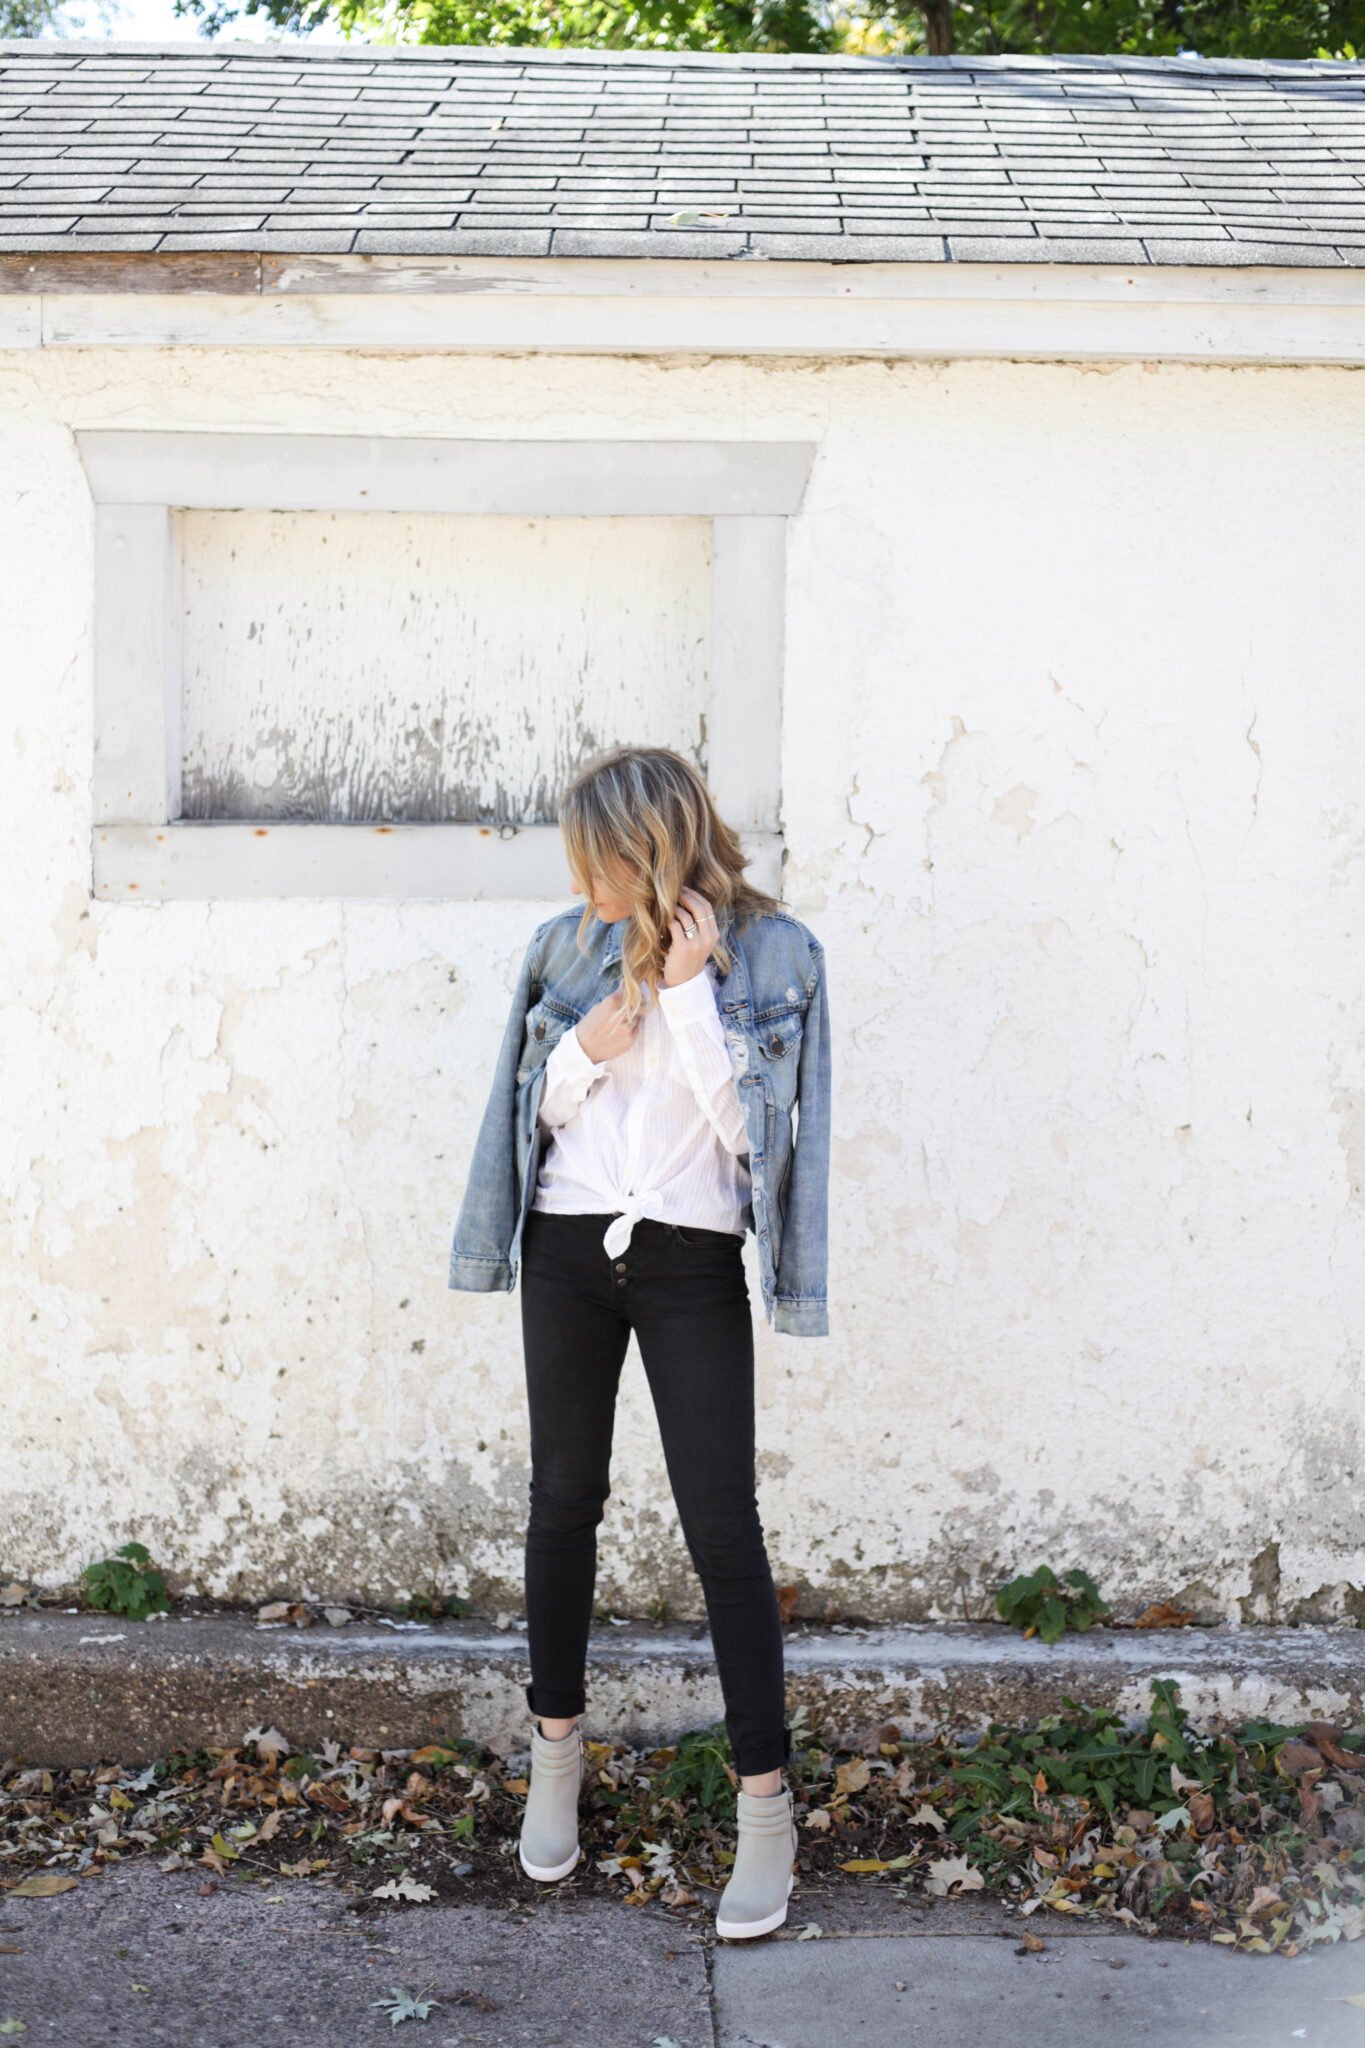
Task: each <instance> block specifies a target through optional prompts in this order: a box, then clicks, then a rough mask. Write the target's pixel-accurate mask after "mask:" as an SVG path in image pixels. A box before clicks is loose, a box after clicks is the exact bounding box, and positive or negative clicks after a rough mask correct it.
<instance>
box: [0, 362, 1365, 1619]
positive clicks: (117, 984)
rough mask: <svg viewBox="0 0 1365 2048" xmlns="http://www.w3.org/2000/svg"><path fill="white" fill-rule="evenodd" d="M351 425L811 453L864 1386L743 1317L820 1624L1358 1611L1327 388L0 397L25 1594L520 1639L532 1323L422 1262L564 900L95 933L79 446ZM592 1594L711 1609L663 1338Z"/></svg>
mask: <svg viewBox="0 0 1365 2048" xmlns="http://www.w3.org/2000/svg"><path fill="white" fill-rule="evenodd" d="M340 421H344V423H345V429H346V431H351V432H357V433H360V432H375V433H378V432H391V433H403V434H424V433H430V434H451V433H470V434H480V435H495V434H519V433H525V434H535V435H549V436H556V435H561V434H562V435H566V436H573V435H580V434H603V433H610V434H615V435H625V436H632V437H633V436H645V437H652V436H670V437H685V436H688V435H689V434H698V433H702V434H707V435H711V436H740V437H743V436H753V437H759V438H763V437H795V438H804V437H811V438H814V439H816V440H817V441H818V443H819V453H818V456H817V458H816V463H815V468H814V471H813V474H812V477H811V482H810V486H809V489H808V492H807V497H806V509H805V510H804V512H803V513H802V514H801V515H800V516H799V517H797V518H796V519H795V520H794V521H793V523H792V531H791V543H790V558H789V613H788V663H787V689H786V700H785V715H784V725H783V736H782V760H783V795H784V813H785V824H786V831H787V844H788V850H789V863H788V877H787V883H786V896H787V900H788V901H789V903H790V904H791V906H792V908H793V909H794V910H795V912H796V913H797V914H798V915H799V916H801V917H802V918H804V919H806V920H807V921H808V922H809V923H810V924H811V925H812V927H813V928H814V929H815V930H816V931H817V932H818V933H819V934H820V936H821V937H822V938H823V939H824V941H825V943H826V947H827V951H828V961H829V971H830V998H831V1012H832V1019H833V1026H834V1057H835V1070H836V1071H835V1098H834V1105H833V1116H834V1147H833V1177H834V1184H833V1189H832V1201H831V1264H830V1274H829V1289H830V1300H831V1325H832V1335H831V1336H830V1337H829V1338H828V1339H816V1340H807V1339H793V1338H786V1337H782V1338H778V1337H774V1336H773V1335H772V1334H771V1333H770V1332H769V1331H768V1330H767V1328H766V1326H765V1325H764V1324H763V1321H762V1318H761V1313H760V1312H759V1311H758V1308H757V1306H756V1310H755V1320H756V1326H757V1331H758V1339H757V1341H758V1352H759V1376H760V1414H759V1437H760V1474H761V1477H760V1502H761V1506H762V1510H763V1515H764V1522H765V1526H766V1528H767V1531H768V1535H769V1541H770V1548H771V1553H772V1559H773V1566H774V1571H775V1574H776V1576H777V1578H778V1580H779V1582H781V1583H797V1584H799V1585H800V1586H801V1588H802V1605H801V1609H800V1611H801V1612H802V1613H818V1612H821V1611H822V1610H823V1611H827V1612H830V1613H843V1614H853V1613H863V1614H874V1615H878V1616H884V1617H894V1616H934V1615H939V1614H961V1613H963V1612H967V1613H976V1612H981V1611H985V1610H986V1608H987V1604H988V1602H989V1598H990V1594H991V1592H992V1590H993V1589H994V1587H995V1586H996V1585H997V1584H999V1583H1000V1582H1001V1581H1002V1580H1003V1579H1004V1578H1005V1577H1007V1576H1009V1575H1010V1574H1011V1573H1012V1572H1014V1571H1015V1570H1018V1569H1026V1568H1030V1567H1031V1566H1032V1565H1033V1564H1035V1563H1037V1562H1039V1561H1041V1560H1043V1559H1047V1560H1048V1561H1050V1562H1052V1563H1053V1564H1054V1565H1055V1566H1056V1567H1057V1568H1058V1569H1059V1570H1060V1569H1064V1568H1066V1567H1068V1566H1070V1565H1072V1564H1083V1565H1085V1566H1086V1567H1087V1568H1088V1569H1089V1570H1091V1571H1092V1572H1093V1573H1094V1575H1095V1576H1096V1577H1097V1578H1098V1580H1099V1581H1100V1583H1101V1585H1102V1587H1103V1588H1104V1589H1105V1590H1106V1591H1107V1592H1108V1593H1109V1594H1110V1596H1111V1598H1113V1599H1114V1600H1115V1601H1116V1603H1117V1604H1118V1606H1119V1608H1120V1610H1121V1611H1122V1610H1124V1609H1127V1608H1130V1607H1131V1606H1133V1605H1136V1604H1138V1603H1140V1602H1143V1601H1145V1600H1146V1599H1147V1598H1149V1597H1187V1598H1190V1599H1191V1600H1192V1601H1193V1604H1195V1605H1196V1606H1197V1607H1199V1608H1200V1609H1201V1611H1202V1612H1204V1613H1206V1614H1208V1615H1210V1616H1212V1615H1214V1614H1220V1613H1227V1614H1230V1615H1242V1616H1243V1617H1245V1618H1248V1619H1251V1618H1261V1617H1268V1616H1270V1615H1272V1614H1274V1615H1281V1616H1283V1615H1296V1614H1297V1615H1304V1614H1307V1613H1324V1614H1330V1613H1342V1612H1349V1611H1352V1605H1353V1602H1354V1605H1355V1607H1356V1608H1359V1607H1360V1604H1361V1602H1362V1600H1363V1599H1365V1594H1363V1593H1362V1588H1363V1587H1365V1487H1362V1484H1361V1473H1360V1468H1361V1461H1362V1452H1363V1447H1362V1441H1361V1416H1362V1402H1361V1393H1362V1389H1361V1334H1360V1333H1361V1330H1362V1327H1363V1326H1365V1317H1363V1315H1362V1311H1365V1233H1363V1232H1362V1219H1363V1217H1365V1210H1363V1208H1362V1202H1363V1201H1365V1041H1363V1038H1362V1015H1361V988H1362V980H1363V976H1365V899H1363V897H1362V884H1363V882H1365V789H1363V787H1362V779H1361V766H1360V764H1361V761H1362V759H1365V687H1363V686H1365V640H1362V635H1361V626H1360V621H1361V606H1360V598H1359V585H1360V563H1361V560H1362V539H1363V538H1365V496H1363V495H1362V490H1361V481H1360V480H1361V477H1362V476H1363V475H1365V380H1363V379H1362V377H1361V375H1360V374H1359V373H1357V372H1354V371H1351V370H1349V369H1345V368H1330V367H1324V368H1252V367H1193V366H1181V365H1174V364H1171V365H1165V366H1160V367H1158V366H1144V365H1142V364H1125V365H1119V366H1110V367H1105V366H1089V367H1074V366H1068V365H1048V364H1042V363H1023V362H1008V361H996V362H983V361H965V362H958V363H951V364H944V363H935V362H899V363H896V362H888V363H878V362H871V361H862V362H853V361H845V362H827V363H822V362H816V361H808V360H801V359H789V360H785V361H776V362H770V363H767V364H765V363H761V362H754V361H746V360H742V359H735V358H730V359H710V360H707V359H693V360H682V359H677V360H662V361H653V362H651V361H647V360H632V359H625V358H619V359H617V358H610V357H596V356H587V355H583V356H574V357H558V358H554V357H552V358H548V359H541V360H531V359H522V360H518V359H516V358H513V357H510V356H506V355H502V356H488V357H480V356H478V355H472V354H471V355H464V356H431V357H424V356H423V355H421V354H420V353H411V354H405V355H383V354H377V355H372V356H368V357H362V358H357V357H354V356H349V357H348V356H347V355H346V354H345V353H343V352H341V351H336V352H330V351H327V350H324V349H318V348H315V349H312V350H311V351H309V352H308V353H307V354H306V355H304V354H297V353H296V354H291V353H290V352H289V351H287V350H279V351H277V352H276V351H271V350H269V349H265V348H255V349H253V350H251V351H250V352H247V351H241V352H233V351H230V350H224V351H221V352H219V351H213V350H209V349H204V348H200V349H196V350H184V351H180V350H176V349H170V348H167V349H155V348H146V349H134V350H128V351H126V352H121V351H119V350H116V349H102V348H91V349H88V350H82V351H68V352H45V351H41V350H24V351H15V352H11V353H9V354H0V560H3V561H4V563H5V567H6V583H7V589H6V605H5V613H6V633H5V641H6V645H5V651H4V655H3V683H4V715H3V719H0V760H2V762H3V768H2V771H0V772H3V781H4V789H5V801H4V804H3V808H0V858H2V859H3V864H4V876H5V883H6V886H5V888H4V890H3V892H0V954H2V956H3V963H4V974H3V985H2V986H0V1072H3V1076H4V1090H3V1105H4V1106H3V1112H0V1194H2V1196H3V1214H4V1223H3V1229H2V1230H0V1304H3V1308H2V1310H0V1313H3V1345H4V1360H5V1386H6V1394H5V1427H4V1432H3V1446H2V1447H0V1458H2V1459H3V1482H2V1484H0V1496H2V1497H3V1533H2V1535H0V1571H4V1572H5V1573H10V1572H13V1573H18V1574H21V1575H23V1576H26V1577H36V1578H38V1579H39V1580H41V1581H44V1582H53V1581H57V1580H63V1579H69V1578H71V1577H74V1575H75V1574H76V1573H77V1572H78V1571H79V1569H80V1567H81V1566H82V1564H83V1563H84V1562H85V1561H86V1560H87V1558H89V1557H91V1556H93V1555H96V1554H103V1553H104V1552H105V1551H106V1550H107V1549H109V1548H110V1547H112V1546H113V1545H115V1544H117V1543H119V1542H122V1541H124V1540H126V1539H127V1538H129V1537H132V1536H136V1537H138V1538H140V1539H141V1540H143V1541H145V1542H146V1543H147V1544H148V1545H149V1546H150V1547H151V1549H152V1550H153V1552H154V1553H155V1555H156V1557H157V1559H158V1561H159V1562H161V1563H162V1564H163V1565H165V1566H166V1567H167V1568H168V1569H169V1570H170V1571H171V1572H172V1574H173V1583H175V1584H176V1585H177V1586H178V1587H180V1588H185V1589H189V1588H194V1589H198V1590H201V1591H203V1592H206V1593H213V1594H219V1595H241V1596H251V1595H258V1594H264V1593H267V1592H270V1591H274V1590H280V1591H292V1592H314V1593H333V1594H337V1595H342V1594H345V1593H347V1592H355V1593H363V1594H366V1595H369V1596H372V1597H383V1598H386V1599H387V1598H393V1597H397V1596H400V1595H402V1594H403V1593H405V1592H412V1591H416V1590H420V1589H424V1588H429V1587H431V1586H433V1585H434V1586H439V1587H443V1588H448V1589H451V1590H454V1591H458V1592H461V1593H466V1594H471V1595H473V1596H474V1597H476V1598H477V1599H478V1600H479V1601H480V1602H481V1603H482V1602H485V1601H487V1602H489V1603H491V1604H494V1605H498V1606H515V1605H516V1604H517V1603H518V1602H519V1598H520V1570H521V1539H522V1527H523V1517H524V1512H525V1504H526V1481H527V1439H526V1429H525V1420H524V1405H523V1396H522V1389H521V1379H520V1375H521V1354H520V1334H519V1311H518V1306H517V1298H516V1297H515V1296H511V1297H509V1296H506V1295H487V1296H474V1295H468V1294H456V1293H452V1292H450V1291H449V1290H448V1289H447V1287H446V1258H447V1252H448V1246H449V1234H450V1226H451V1221H452V1218H453V1215H454V1211H455V1208H456V1206H457V1204H458V1200H459V1196H460V1193H461V1191H462V1188H463V1181H464V1172H465V1166H466V1162H467V1159H468V1154H469V1150H470V1146H471V1144H472V1141H473V1137H474V1133H475V1130H476V1127H477V1123H478V1118H479V1115H480V1113H481V1111H482V1107H483V1099H484V1093H485V1089H486V1085H487V1081H488V1078H489V1074H490V1072H491V1063H492V1059H493V1055H494V1051H495V1048H496V1044H497V1038H498V1034H499V1033H500V1031H501V1028H502V1024H503V1021H504V1017H505V1011H506V1003H507V996H508V990H509V987H510V983H511V977H512V974H513V972H514V969H515V965H516V962H517V961H518V960H519V958H520V955H521V951H522V948H523V946H524V943H525V939H526V936H527V934H528V932H529V929H530V927H531V925H532V924H533V923H534V922H535V921H536V920H538V919H539V918H541V917H543V916H545V915H547V914H548V912H549V911H550V910H552V909H553V908H555V907H556V905H555V904H553V903H547V902H540V901H534V902H532V901H526V902H513V903H510V904H501V903H500V904H489V903H483V904H478V903H470V904H465V903H459V902H452V903H449V904H436V903H416V902H414V903H408V904H404V903H392V904H390V903H383V902H356V903H349V904H348V903H345V902H331V901H322V900H314V901H294V902H221V903H194V902H168V903H165V904H162V905H151V904H147V905H132V904H123V903H108V902H98V901H92V900H91V894H90V771H91V613H90V595H91V593H90V581H89V563H90V551H91V537H92V520H91V510H90V505H89V501H88V497H87V494H86V490H85V484H84V479H83V474H82V471H81V468H80V465H79V462H78V459H77V455H76V451H75V447H74V443H73V439H72V435H73V431H74V430H75V429H76V428H78V427H96V426H106V427H107V426H115V425H117V426H121V427H128V426H137V425H144V426H157V427H165V426H182V427H191V426H193V427H213V428H223V427H252V426H256V427H265V426H271V427H278V428H282V429H285V428H287V429H292V430H313V431H336V430H337V428H338V424H339V422H340ZM244 658H245V656H244ZM650 736H651V735H649V734H636V733H621V734H615V733H613V734H609V735H604V736H603V737H610V738H615V737H637V738H647V737H650ZM567 900H568V899H565V901H567ZM749 1256H750V1257H752V1248H751V1250H750V1254H749ZM751 1286H752V1291H753V1293H754V1295H755V1301H756V1304H757V1286H756V1279H755V1278H753V1277H752V1269H751ZM601 1555H602V1565H601V1576H600V1581H599V1592H600V1595H601V1597H602V1598H603V1599H604V1601H607V1602H613V1601H614V1602H618V1603H621V1604H626V1603H629V1604H631V1605H638V1606H640V1607H644V1606H645V1605H646V1604H648V1603H649V1602H650V1601H651V1600H653V1599H655V1598H657V1597H659V1596H665V1597H667V1598H668V1599H670V1600H671V1602H672V1605H673V1610H674V1612H675V1613H678V1612H682V1613H692V1614H696V1615H700V1614H701V1612H702V1607H701V1603H700V1593H699V1589H698V1588H697V1586H696V1583H695V1580H694V1579H693V1576H692V1573H691V1570H690V1566H689V1564H688V1562H687V1558H686V1553H685V1550H684V1548H683V1545H682V1541H681V1537H680V1535H679V1533H678V1530H677V1525H676V1517H675V1514H674V1510H673V1507H672V1503H671V1499H670V1497H669V1493H668V1487H667V1480H666V1476H665V1473H664V1469H663V1463H662V1458H661V1455H660V1453H659V1450H658V1446H657V1438H656V1432H655V1427H654V1421H653V1416H652V1411H651V1410H650V1407H649V1402H648V1396H647V1392H646V1390H645V1387H644V1381H643V1375H642V1373H641V1371H640V1367H639V1360H638V1354H637V1353H636V1351H635V1349H634V1347H633V1346H632V1351H631V1355H630V1360H629V1361H628V1366H627V1372H626V1375H625V1379H624V1382H623V1393H622V1404H621V1412H620V1416H619V1420H618V1427H617V1436H616V1452H615V1468H614V1478H613V1494H612V1498H611V1500H610V1502H609V1503H608V1516H607V1522H606V1524H605V1526H604V1529H603V1531H602V1544H601ZM1353 1589H1354V1590H1353Z"/></svg>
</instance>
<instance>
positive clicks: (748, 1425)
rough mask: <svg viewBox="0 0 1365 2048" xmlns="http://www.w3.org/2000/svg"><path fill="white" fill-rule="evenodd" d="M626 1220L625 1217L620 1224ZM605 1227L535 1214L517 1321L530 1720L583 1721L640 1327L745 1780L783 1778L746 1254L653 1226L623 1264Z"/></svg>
mask: <svg viewBox="0 0 1365 2048" xmlns="http://www.w3.org/2000/svg"><path fill="white" fill-rule="evenodd" d="M618 1213H619V1212H618ZM610 1221H611V1215H610V1213H606V1214H602V1215H574V1216H568V1215H554V1214H552V1213H549V1212H547V1211H545V1210H541V1209H532V1210H530V1211H529V1212H528V1215H527V1218H526V1223H525V1226H524V1228H523V1231H522V1241H521V1321H522V1340H523V1345H524V1348H525V1353H526V1389H527V1398H528V1403H529V1407H530V1419H531V1510H530V1517H529V1521H528V1525H527V1530H526V1622H527V1636H528V1648H529V1650H530V1659H531V1683H530V1684H529V1685H528V1686H527V1687H526V1701H527V1705H528V1706H529V1707H530V1709H531V1712H532V1713H533V1714H535V1715H537V1716H540V1715H546V1716H548V1717H549V1718H550V1719H552V1720H557V1719H561V1718H562V1719H567V1718H568V1717H569V1716H571V1715H575V1714H581V1713H583V1712H584V1710H585V1707H586V1696H585V1690H584V1684H585V1676H586V1665H587V1653H588V1631H589V1625H590V1623H591V1620H592V1606H593V1592H594V1587H595V1585H596V1579H597V1527H598V1524H599V1522H600V1521H601V1520H602V1513H603V1507H604V1504H605V1502H606V1498H607V1495H608V1494H609V1493H610V1491H611V1485H610V1467H611V1439H612V1428H613V1424H614V1422H615V1416H616V1389H617V1385H618V1383H619V1380H620V1377H621V1367H622V1365H623V1364H624V1362H625V1355H626V1348H627V1345H628V1344H629V1341H630V1333H631V1331H632V1330H634V1332H635V1334H636V1337H637V1339H638V1342H639V1346H640V1356H641V1359H642V1360H643V1363H644V1368H645V1373H646V1376H647V1378H648V1380H649V1390H650V1393H651V1395H652V1396H653V1400H654V1410H655V1413H656V1415H657V1416H658V1418H659V1434H660V1437H661V1439H662V1442H663V1451H664V1461H665V1464H666V1465H667V1468H668V1477H669V1482H670V1484H671V1486H672V1488H673V1498H674V1501H675V1502H676V1504H677V1508H678V1515H679V1519H680V1521H681V1523H682V1530H683V1538H684V1540H685V1542H686V1544H687V1548H688V1551H689V1553H690V1555H691V1558H692V1562H693V1564H694V1566H695V1567H696V1570H697V1575H698V1577H699V1578H700V1580H701V1585H702V1592H703V1594H704V1596H705V1600H706V1612H707V1618H708V1620H709V1622H710V1625H711V1641H712V1645H713V1647H714V1650H715V1655H716V1666H717V1670H718V1673H719V1677H720V1685H721V1693H722V1696H723V1698H724V1701H725V1727H726V1731H727V1733H728V1735H729V1737H730V1748H731V1751H732V1754H733V1756H734V1764H735V1769H736V1771H737V1772H738V1773H739V1774H740V1776H741V1777H751V1776H757V1775H758V1774H759V1773H761V1772H764V1771H771V1770H778V1769H781V1768H782V1767H784V1766H785V1764H786V1763H787V1760H788V1758H789V1757H790V1754H791V1729H790V1727H789V1726H788V1725H787V1722H786V1720H785V1689H784V1678H783V1654H782V1622H781V1617H780V1616H779V1614H778V1608H777V1592H776V1589H775V1587H774V1585H773V1578H772V1571H771V1568H770V1566H769V1563H768V1555H767V1551H766V1549H765V1547H764V1542H763V1528H762V1524H761V1522H760V1521H759V1514H758V1500H757V1496H756V1492H755V1475H754V1331H753V1319H752V1315H751V1311H750V1302H749V1288H748V1282H747V1280H746V1278H745V1273H744V1260H743V1242H744V1241H743V1239H742V1238H740V1237H738V1236H735V1235H734V1234H733V1233H731V1232H729V1231H724V1230H698V1229H694V1228H693V1227H692V1226H691V1225H687V1226H682V1225H677V1224H671V1223H658V1222H655V1221H654V1219H653V1218H651V1217H642V1218H641V1219H640V1220H639V1221H638V1222H637V1223H636V1225H635V1227H634V1230H633V1231H632V1233H631V1240H630V1243H629V1245H628V1246H627V1247H626V1250H625V1251H624V1252H623V1254H622V1255H621V1257H620V1258H619V1259H617V1260H613V1259H611V1258H610V1257H609V1256H608V1254H607V1253H606V1251H605V1250H604V1249H603V1245H602V1238H603V1234H604V1233H605V1231H606V1228H607V1225H608V1224H609V1223H610Z"/></svg>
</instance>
